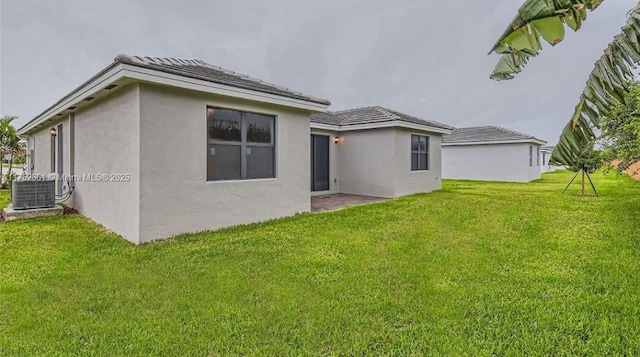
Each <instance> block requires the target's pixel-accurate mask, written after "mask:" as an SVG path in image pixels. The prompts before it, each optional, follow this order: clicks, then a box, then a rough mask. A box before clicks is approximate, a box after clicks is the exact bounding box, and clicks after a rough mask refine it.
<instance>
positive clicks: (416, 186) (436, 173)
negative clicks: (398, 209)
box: [394, 129, 442, 197]
mask: <svg viewBox="0 0 640 357" xmlns="http://www.w3.org/2000/svg"><path fill="white" fill-rule="evenodd" d="M412 134H415V135H426V136H428V137H429V170H427V171H411V135H412ZM395 137H396V139H395V142H396V145H395V155H396V156H395V163H396V165H395V170H394V172H395V176H396V177H395V197H400V196H406V195H412V194H414V193H422V192H431V191H434V190H439V189H441V188H442V135H440V134H430V133H425V132H419V131H408V130H400V129H397V130H395Z"/></svg>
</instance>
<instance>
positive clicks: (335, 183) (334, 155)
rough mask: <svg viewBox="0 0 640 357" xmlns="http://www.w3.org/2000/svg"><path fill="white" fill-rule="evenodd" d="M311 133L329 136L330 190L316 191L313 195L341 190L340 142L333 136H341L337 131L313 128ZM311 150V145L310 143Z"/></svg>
mask: <svg viewBox="0 0 640 357" xmlns="http://www.w3.org/2000/svg"><path fill="white" fill-rule="evenodd" d="M311 134H314V135H324V136H328V137H329V190H328V191H316V192H311V196H320V195H329V194H334V193H339V192H340V179H339V172H338V160H339V155H338V154H339V151H340V144H335V143H334V142H333V138H335V137H336V136H340V134H338V133H337V132H334V131H327V130H318V129H311ZM309 150H311V145H309ZM309 169H310V170H309V174H311V163H309Z"/></svg>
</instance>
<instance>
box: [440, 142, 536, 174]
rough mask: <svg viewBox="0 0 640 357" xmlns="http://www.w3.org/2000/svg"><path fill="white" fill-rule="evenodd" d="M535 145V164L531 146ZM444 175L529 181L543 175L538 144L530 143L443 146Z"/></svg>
mask: <svg viewBox="0 0 640 357" xmlns="http://www.w3.org/2000/svg"><path fill="white" fill-rule="evenodd" d="M530 145H533V146H534V149H533V150H534V151H533V166H530V165H529V146H530ZM442 177H443V178H445V179H456V180H480V181H504V182H530V181H532V180H536V179H539V178H540V166H538V164H537V163H536V145H535V144H528V143H516V144H490V145H459V146H443V147H442Z"/></svg>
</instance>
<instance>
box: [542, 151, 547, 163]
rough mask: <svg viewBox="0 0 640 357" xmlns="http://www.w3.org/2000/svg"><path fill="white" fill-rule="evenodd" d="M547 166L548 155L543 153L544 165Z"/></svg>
mask: <svg viewBox="0 0 640 357" xmlns="http://www.w3.org/2000/svg"><path fill="white" fill-rule="evenodd" d="M546 164H547V153H546V152H543V153H542V165H543V166H544V165H546Z"/></svg>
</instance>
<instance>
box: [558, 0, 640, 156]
mask: <svg viewBox="0 0 640 357" xmlns="http://www.w3.org/2000/svg"><path fill="white" fill-rule="evenodd" d="M639 62H640V2H639V3H638V6H637V7H636V8H634V9H632V10H631V11H630V12H629V14H628V16H627V24H626V25H625V26H624V27H622V31H621V33H620V34H618V35H616V36H615V37H614V39H613V41H612V42H611V43H610V44H609V46H607V48H606V49H605V51H604V54H603V55H602V56H601V57H600V58H599V59H598V60H597V61H596V63H595V65H594V68H593V71H592V72H591V74H590V75H589V78H588V80H587V83H586V86H585V88H584V91H583V92H582V95H581V96H580V101H579V103H578V105H577V106H576V108H575V111H574V114H573V116H572V118H571V120H569V123H567V125H566V126H565V128H564V129H563V130H562V134H561V135H560V140H559V142H558V145H557V146H556V148H555V150H554V151H553V153H552V155H551V163H552V164H556V165H573V164H574V161H575V158H576V157H577V155H578V153H579V151H580V147H581V145H583V144H584V143H585V142H589V141H593V140H595V139H596V137H597V135H596V132H597V130H598V128H599V118H600V117H601V116H607V115H609V114H610V113H611V108H612V107H614V106H616V105H617V104H619V103H621V102H622V101H624V96H625V94H626V93H628V92H629V90H630V88H631V87H630V83H631V81H632V80H633V72H632V69H634V68H636V66H637V64H638V63H639Z"/></svg>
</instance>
